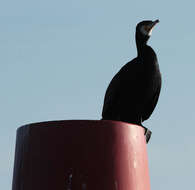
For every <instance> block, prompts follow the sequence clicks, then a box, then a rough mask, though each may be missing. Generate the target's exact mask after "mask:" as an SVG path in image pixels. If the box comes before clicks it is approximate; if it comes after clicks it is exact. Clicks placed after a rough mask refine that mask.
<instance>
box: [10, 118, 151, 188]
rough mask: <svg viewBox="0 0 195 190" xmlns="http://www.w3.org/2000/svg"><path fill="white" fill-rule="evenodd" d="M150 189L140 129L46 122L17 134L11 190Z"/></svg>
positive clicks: (109, 123) (102, 123) (125, 125)
mask: <svg viewBox="0 0 195 190" xmlns="http://www.w3.org/2000/svg"><path fill="white" fill-rule="evenodd" d="M35 189H36V190H150V184H149V172H148V161H147V152H146V142H145V137H144V129H143V128H142V127H140V126H137V125H133V124H128V123H124V122H118V121H103V120H101V121H90V120H89V121H88V120H73V121H71V120H70V121H50V122H42V123H34V124H30V125H26V126H22V127H20V128H19V129H18V131H17V141H16V152H15V166H14V176H13V185H12V190H35Z"/></svg>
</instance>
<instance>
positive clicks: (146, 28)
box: [136, 20, 159, 44]
mask: <svg viewBox="0 0 195 190" xmlns="http://www.w3.org/2000/svg"><path fill="white" fill-rule="evenodd" d="M157 23H159V20H155V21H151V20H145V21H142V22H140V23H138V24H137V26H136V42H137V43H141V44H146V43H147V41H148V39H149V38H150V36H151V34H152V30H153V28H154V26H155V25H156V24H157Z"/></svg>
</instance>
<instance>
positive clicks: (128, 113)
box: [102, 20, 161, 126]
mask: <svg viewBox="0 0 195 190" xmlns="http://www.w3.org/2000/svg"><path fill="white" fill-rule="evenodd" d="M158 22H159V20H155V21H149V20H147V21H142V22H140V23H138V24H137V26H136V34H135V39H136V46H137V57H136V58H134V59H133V60H132V61H130V62H128V63H127V64H126V65H124V66H123V67H122V68H121V69H120V71H119V72H118V73H117V74H116V75H115V76H114V77H113V79H112V80H111V82H110V84H109V86H108V88H107V90H106V94H105V98H104V105H103V111H102V119H103V120H117V121H124V122H128V123H133V124H137V125H141V126H143V125H142V122H143V121H144V120H147V119H148V118H149V117H150V116H151V114H152V112H153V110H154V108H155V106H156V104H157V101H158V98H159V94H160V90H161V73H160V70H159V65H158V60H157V56H156V53H155V52H154V50H153V49H152V48H151V47H150V46H148V45H147V41H148V39H149V38H150V36H151V33H152V30H153V28H154V26H156V24H157V23H158Z"/></svg>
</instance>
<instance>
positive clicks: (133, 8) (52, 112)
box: [0, 0, 195, 190]
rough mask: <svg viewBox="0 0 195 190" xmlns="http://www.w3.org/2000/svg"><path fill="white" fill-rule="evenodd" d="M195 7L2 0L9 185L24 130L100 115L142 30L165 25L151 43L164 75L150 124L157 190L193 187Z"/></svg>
mask: <svg viewBox="0 0 195 190" xmlns="http://www.w3.org/2000/svg"><path fill="white" fill-rule="evenodd" d="M194 7H195V3H194V1H192V0H191V1H190V0H186V1H176V0H173V1H167V0H164V1H155V0H150V1H130V0H128V1H127V0H121V1H116V0H112V1H111V0H107V1H105V0H98V1H97V0H96V1H91V0H82V1H81V0H67V1H62V0H56V1H50V0H47V1H46V0H33V1H28V0H18V1H13V0H7V1H0V87H1V91H0V123H1V127H0V179H1V180H0V187H1V189H3V190H10V189H11V184H12V175H13V165H14V151H15V140H16V139H15V137H16V129H17V128H18V127H19V126H21V125H24V124H27V123H32V122H39V121H47V120H68V119H95V120H96V119H100V117H101V110H102V104H103V98H104V94H105V90H106V88H107V86H108V84H109V82H110V80H111V79H112V77H113V76H114V74H115V73H116V72H117V71H118V70H119V69H120V68H121V67H122V66H123V65H124V64H125V63H126V62H128V61H129V60H131V59H133V58H134V57H135V56H136V46H135V39H134V33H135V26H136V24H137V23H138V22H140V21H142V20H145V19H152V20H154V19H159V20H160V23H159V24H158V25H157V26H156V27H155V29H154V30H153V34H152V37H151V39H150V40H149V44H150V45H151V46H152V47H153V49H154V50H155V51H156V53H157V56H158V60H159V64H160V69H161V73H162V78H163V86H162V91H161V95H160V99H159V103H158V105H157V107H156V109H155V111H154V113H153V115H152V117H151V118H150V119H149V120H148V121H147V122H145V123H144V125H145V126H147V127H148V128H150V129H151V130H152V132H153V135H152V139H151V141H150V143H149V144H148V156H149V166H150V177H151V190H155V189H158V190H164V189H166V190H172V189H177V190H183V189H193V187H194V175H195V164H194V160H195V148H194V133H195V127H194V123H195V117H194V113H195V110H194V104H195V103H194V97H195V88H194V82H195V76H194V71H195V63H194V44H195V35H194V34H195V25H194V17H195V13H194Z"/></svg>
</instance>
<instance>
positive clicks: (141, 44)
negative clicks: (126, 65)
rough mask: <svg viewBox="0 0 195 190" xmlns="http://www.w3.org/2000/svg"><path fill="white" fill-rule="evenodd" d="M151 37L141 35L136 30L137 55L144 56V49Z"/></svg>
mask: <svg viewBox="0 0 195 190" xmlns="http://www.w3.org/2000/svg"><path fill="white" fill-rule="evenodd" d="M148 39H149V37H146V36H143V35H141V34H140V33H139V32H136V35H135V41H136V46H137V55H138V57H140V56H142V55H143V53H144V50H145V49H146V48H147V47H148V46H147V41H148Z"/></svg>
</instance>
